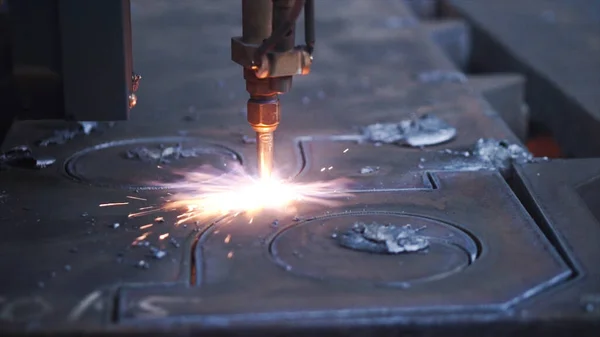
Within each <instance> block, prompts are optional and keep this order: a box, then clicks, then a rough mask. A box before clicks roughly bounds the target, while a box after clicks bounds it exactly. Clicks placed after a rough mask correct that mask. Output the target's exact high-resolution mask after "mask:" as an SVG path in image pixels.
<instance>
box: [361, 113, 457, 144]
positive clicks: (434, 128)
mask: <svg viewBox="0 0 600 337" xmlns="http://www.w3.org/2000/svg"><path fill="white" fill-rule="evenodd" d="M363 135H364V137H365V138H366V139H368V140H369V141H371V142H374V143H385V144H399V145H408V146H412V147H421V146H431V145H437V144H441V143H445V142H447V141H450V140H452V139H453V138H454V137H455V136H456V129H455V128H454V127H452V126H450V125H449V124H448V123H446V122H445V121H443V120H442V119H440V118H438V117H435V116H432V115H423V116H421V117H418V118H414V119H407V120H403V121H401V122H400V123H377V124H371V125H369V126H367V127H365V128H364V129H363Z"/></svg>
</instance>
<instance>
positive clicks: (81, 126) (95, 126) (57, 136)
mask: <svg viewBox="0 0 600 337" xmlns="http://www.w3.org/2000/svg"><path fill="white" fill-rule="evenodd" d="M113 125H114V123H99V122H79V123H78V126H77V128H75V129H63V130H56V131H54V132H53V133H52V135H50V136H48V137H46V138H44V139H41V140H39V141H38V142H37V145H38V146H43V147H45V146H48V145H62V144H65V143H67V142H68V141H70V140H72V139H74V138H75V137H77V136H78V135H89V134H91V133H92V132H93V131H95V130H100V129H101V128H108V127H112V126H113Z"/></svg>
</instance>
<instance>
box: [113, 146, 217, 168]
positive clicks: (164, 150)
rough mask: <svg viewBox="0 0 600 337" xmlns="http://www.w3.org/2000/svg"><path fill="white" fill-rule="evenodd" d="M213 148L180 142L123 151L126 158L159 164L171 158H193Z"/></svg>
mask: <svg viewBox="0 0 600 337" xmlns="http://www.w3.org/2000/svg"><path fill="white" fill-rule="evenodd" d="M213 152H214V150H209V149H206V148H187V149H185V148H184V147H183V145H182V144H176V145H173V146H164V145H163V146H161V145H159V146H157V147H156V148H148V147H138V148H134V149H131V150H128V151H127V152H125V154H124V156H125V158H127V159H134V160H140V161H143V162H158V163H160V164H168V163H170V162H171V161H172V160H178V159H182V158H193V157H198V156H200V155H203V154H207V153H213Z"/></svg>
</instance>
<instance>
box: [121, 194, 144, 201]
mask: <svg viewBox="0 0 600 337" xmlns="http://www.w3.org/2000/svg"><path fill="white" fill-rule="evenodd" d="M126 198H128V199H133V200H141V201H146V200H148V199H144V198H138V197H134V196H131V195H128V196H126Z"/></svg>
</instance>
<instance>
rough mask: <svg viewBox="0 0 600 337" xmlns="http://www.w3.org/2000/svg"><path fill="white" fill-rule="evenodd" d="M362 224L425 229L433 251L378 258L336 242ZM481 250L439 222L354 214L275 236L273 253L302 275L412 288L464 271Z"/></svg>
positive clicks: (383, 214) (395, 215)
mask: <svg viewBox="0 0 600 337" xmlns="http://www.w3.org/2000/svg"><path fill="white" fill-rule="evenodd" d="M357 222H363V223H373V222H376V223H380V224H393V225H398V226H403V225H406V224H410V225H412V226H413V227H415V228H420V227H423V229H422V230H421V231H420V232H419V233H420V234H421V235H423V236H425V237H427V238H428V240H429V242H430V245H429V248H428V249H427V250H426V251H421V252H412V253H401V254H374V253H368V252H364V251H358V250H352V249H348V248H345V247H342V246H340V245H339V242H338V240H336V239H334V238H332V235H334V234H341V233H343V232H345V231H346V230H349V229H351V228H352V226H353V225H354V224H355V223H357ZM478 247H479V244H478V243H477V241H476V240H475V239H474V238H473V237H472V236H471V235H470V234H468V233H467V232H465V231H464V230H462V229H460V228H459V227H458V226H455V225H452V224H449V223H446V222H442V221H439V220H434V219H431V218H427V217H421V216H417V215H406V214H400V213H392V212H381V213H379V212H373V213H364V212H349V213H345V214H339V215H330V216H326V217H320V218H316V219H312V220H308V221H305V222H300V223H298V224H295V225H293V226H291V227H288V228H286V229H284V230H283V231H281V232H280V233H278V234H277V235H276V236H275V237H274V238H273V240H272V241H271V244H270V247H269V252H270V256H271V258H272V260H273V261H274V262H275V263H276V264H278V265H279V266H281V267H282V268H284V269H286V270H288V271H289V272H291V273H293V274H295V275H297V276H303V277H308V278H312V279H317V280H321V281H331V282H350V283H369V284H377V285H384V286H391V287H409V286H411V285H413V284H416V283H422V282H428V281H433V280H439V279H442V278H444V277H447V276H450V275H452V274H455V273H458V272H460V271H462V270H464V269H465V268H467V267H468V266H469V265H470V264H471V263H473V262H474V261H475V259H476V258H477V256H478V254H479V248H478Z"/></svg>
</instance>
